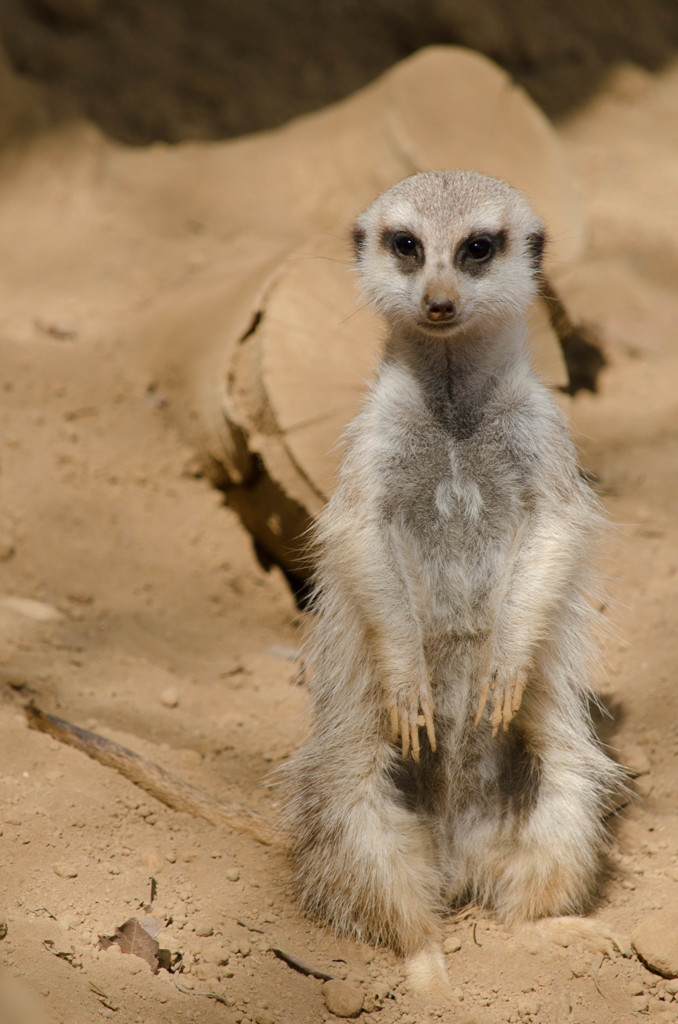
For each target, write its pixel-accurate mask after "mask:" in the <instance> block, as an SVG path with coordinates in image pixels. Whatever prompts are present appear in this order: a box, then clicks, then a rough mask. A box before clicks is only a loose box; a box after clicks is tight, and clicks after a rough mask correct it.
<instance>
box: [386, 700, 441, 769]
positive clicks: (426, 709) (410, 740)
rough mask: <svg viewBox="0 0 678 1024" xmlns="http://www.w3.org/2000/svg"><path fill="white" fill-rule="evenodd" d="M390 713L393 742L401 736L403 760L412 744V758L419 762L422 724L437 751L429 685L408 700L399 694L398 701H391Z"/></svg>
mask: <svg viewBox="0 0 678 1024" xmlns="http://www.w3.org/2000/svg"><path fill="white" fill-rule="evenodd" d="M422 691H423V692H422ZM420 709H421V711H420ZM388 713H389V715H390V717H391V740H392V741H393V743H397V742H398V737H400V739H401V742H402V752H403V760H406V759H407V756H408V754H409V752H410V745H411V749H412V760H413V761H416V762H417V763H418V762H419V752H420V746H419V728H420V726H425V727H426V734H427V736H428V742H429V744H430V747H431V750H432V751H433V752H434V753H435V749H436V732H435V726H434V724H433V700H432V698H431V694H430V691H429V688H428V686H427V687H426V688H425V689H424V688H423V687H422V688H421V690H420V691H419V692H418V694H416V695H415V697H414V699H412V700H406V699H405V697H404V696H400V695H399V699H398V701H397V703H395V704H394V703H390V702H389V705H388Z"/></svg>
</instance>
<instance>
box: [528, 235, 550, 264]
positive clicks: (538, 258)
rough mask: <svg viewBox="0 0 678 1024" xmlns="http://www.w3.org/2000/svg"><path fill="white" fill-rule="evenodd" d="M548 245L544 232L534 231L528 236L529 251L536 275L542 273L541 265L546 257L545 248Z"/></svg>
mask: <svg viewBox="0 0 678 1024" xmlns="http://www.w3.org/2000/svg"><path fill="white" fill-rule="evenodd" d="M545 245H546V235H545V234H544V232H543V231H532V232H531V233H530V234H529V235H528V236H527V251H528V252H529V254H530V259H531V260H532V266H533V267H534V272H535V274H539V273H541V265H542V260H543V257H544V246H545Z"/></svg>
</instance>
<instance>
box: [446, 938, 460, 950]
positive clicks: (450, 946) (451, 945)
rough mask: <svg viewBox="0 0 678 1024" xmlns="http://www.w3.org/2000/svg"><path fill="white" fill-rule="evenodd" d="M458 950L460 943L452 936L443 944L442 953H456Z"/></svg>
mask: <svg viewBox="0 0 678 1024" xmlns="http://www.w3.org/2000/svg"><path fill="white" fill-rule="evenodd" d="M460 949H461V942H460V941H459V939H457V938H455V937H454V936H450V937H449V939H445V941H444V942H443V953H458V952H459V950H460Z"/></svg>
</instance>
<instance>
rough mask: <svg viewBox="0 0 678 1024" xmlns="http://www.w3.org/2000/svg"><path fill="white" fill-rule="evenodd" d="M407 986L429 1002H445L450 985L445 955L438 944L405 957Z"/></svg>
mask: <svg viewBox="0 0 678 1024" xmlns="http://www.w3.org/2000/svg"><path fill="white" fill-rule="evenodd" d="M405 971H406V973H407V986H408V988H409V989H410V990H411V991H412V992H413V993H415V994H416V995H418V996H422V997H423V998H425V999H426V1000H427V1001H429V1002H436V1003H447V1002H448V1001H449V999H450V996H451V995H452V986H451V985H450V979H449V977H448V974H447V969H446V967H445V956H444V954H443V951H442V949H441V948H440V946H439V945H438V944H433V943H432V944H431V945H430V946H427V947H426V948H425V949H422V950H420V951H419V952H418V953H415V954H414V956H410V957H408V958H407V961H406V963H405Z"/></svg>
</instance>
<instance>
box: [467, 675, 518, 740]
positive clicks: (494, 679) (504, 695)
mask: <svg viewBox="0 0 678 1024" xmlns="http://www.w3.org/2000/svg"><path fill="white" fill-rule="evenodd" d="M526 683H527V673H526V672H525V670H524V669H518V670H517V671H515V670H514V671H507V670H506V669H502V668H495V669H493V670H492V671H490V672H488V674H487V677H486V679H485V681H484V682H483V684H482V686H481V687H480V698H479V700H478V710H477V712H476V729H477V728H478V726H479V725H480V723H481V721H482V717H483V712H484V710H485V705H486V704H487V698H488V697H489V695H490V693H491V694H492V700H493V705H492V715H491V718H490V722H491V724H492V739H494V738H495V736H496V735H497V733H498V732H499V726H500V725H503V727H504V732H508V728H509V725H510V724H511V722H512V721H513V719H514V718H515V717H516V715H517V714H518V711H519V710H520V704H521V702H522V699H523V691H524V690H525V685H526Z"/></svg>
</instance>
